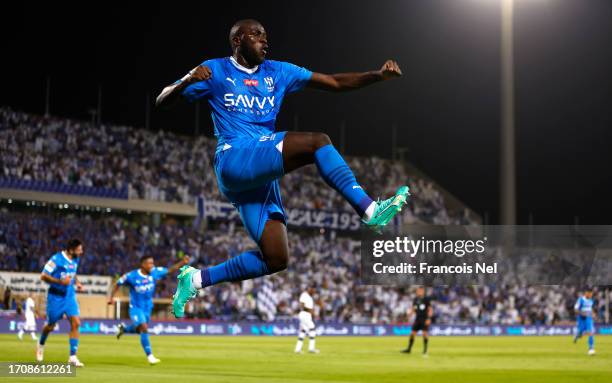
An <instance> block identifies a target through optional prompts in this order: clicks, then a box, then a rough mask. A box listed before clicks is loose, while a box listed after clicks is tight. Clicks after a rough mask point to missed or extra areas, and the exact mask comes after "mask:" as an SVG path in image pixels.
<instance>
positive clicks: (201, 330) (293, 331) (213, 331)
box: [0, 318, 612, 336]
mask: <svg viewBox="0 0 612 383" xmlns="http://www.w3.org/2000/svg"><path fill="white" fill-rule="evenodd" d="M120 322H121V321H118V320H110V319H82V320H81V333H82V334H101V335H110V334H115V333H116V332H117V325H118V324H119V323H120ZM24 325H25V321H23V320H21V319H10V318H0V334H10V333H17V331H19V329H20V328H21V327H23V326H24ZM42 326H43V321H42V320H38V321H37V329H38V330H39V331H40V329H41V328H42ZM55 331H56V332H58V333H61V334H66V333H68V332H69V331H70V324H69V323H68V322H67V321H60V322H59V323H58V327H57V328H56V330H55ZM410 331H411V327H410V326H409V325H373V324H342V323H317V334H318V335H323V336H407V335H409V334H410ZM574 331H575V326H571V325H559V326H520V325H516V326H477V325H456V326H453V325H432V326H431V328H430V334H431V335H433V336H551V335H565V336H571V335H573V334H574ZM595 332H596V334H598V335H612V325H601V326H596V331H595ZM149 333H151V334H155V335H232V336H240V335H259V336H297V333H298V322H297V321H296V322H270V323H264V322H202V321H153V322H151V324H150V326H149Z"/></svg>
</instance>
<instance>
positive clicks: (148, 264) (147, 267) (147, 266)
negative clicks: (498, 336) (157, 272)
mask: <svg viewBox="0 0 612 383" xmlns="http://www.w3.org/2000/svg"><path fill="white" fill-rule="evenodd" d="M140 267H142V269H143V270H144V271H146V272H147V274H148V273H150V272H151V270H153V268H154V267H155V262H154V261H153V258H147V259H145V260H144V261H142V263H141V264H140Z"/></svg>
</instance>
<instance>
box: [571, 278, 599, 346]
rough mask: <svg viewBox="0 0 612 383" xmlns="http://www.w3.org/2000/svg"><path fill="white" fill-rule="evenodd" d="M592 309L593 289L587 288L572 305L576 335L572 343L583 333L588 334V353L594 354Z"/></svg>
mask: <svg viewBox="0 0 612 383" xmlns="http://www.w3.org/2000/svg"><path fill="white" fill-rule="evenodd" d="M593 309H594V306H593V290H592V289H590V288H587V289H586V290H585V291H584V294H583V295H582V296H580V298H578V300H577V301H576V304H575V305H574V311H575V313H576V336H575V337H574V343H576V342H577V341H578V339H580V338H581V337H582V335H583V334H585V333H586V334H588V336H589V355H595V339H594V334H595V325H594V323H593Z"/></svg>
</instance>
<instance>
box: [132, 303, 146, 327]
mask: <svg viewBox="0 0 612 383" xmlns="http://www.w3.org/2000/svg"><path fill="white" fill-rule="evenodd" d="M129 313H130V319H131V320H132V323H134V324H135V325H136V326H139V325H141V324H143V323H149V320H151V309H142V308H140V307H135V306H132V305H130V310H129Z"/></svg>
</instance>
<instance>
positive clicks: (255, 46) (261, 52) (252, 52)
mask: <svg viewBox="0 0 612 383" xmlns="http://www.w3.org/2000/svg"><path fill="white" fill-rule="evenodd" d="M240 53H241V54H242V56H243V57H244V58H245V59H246V60H247V61H248V62H249V63H250V64H253V65H259V64H261V63H262V62H263V61H264V60H265V58H266V55H267V54H268V35H267V34H266V30H265V29H264V27H263V25H261V24H250V25H247V26H245V27H244V32H243V34H242V38H241V40H240Z"/></svg>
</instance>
